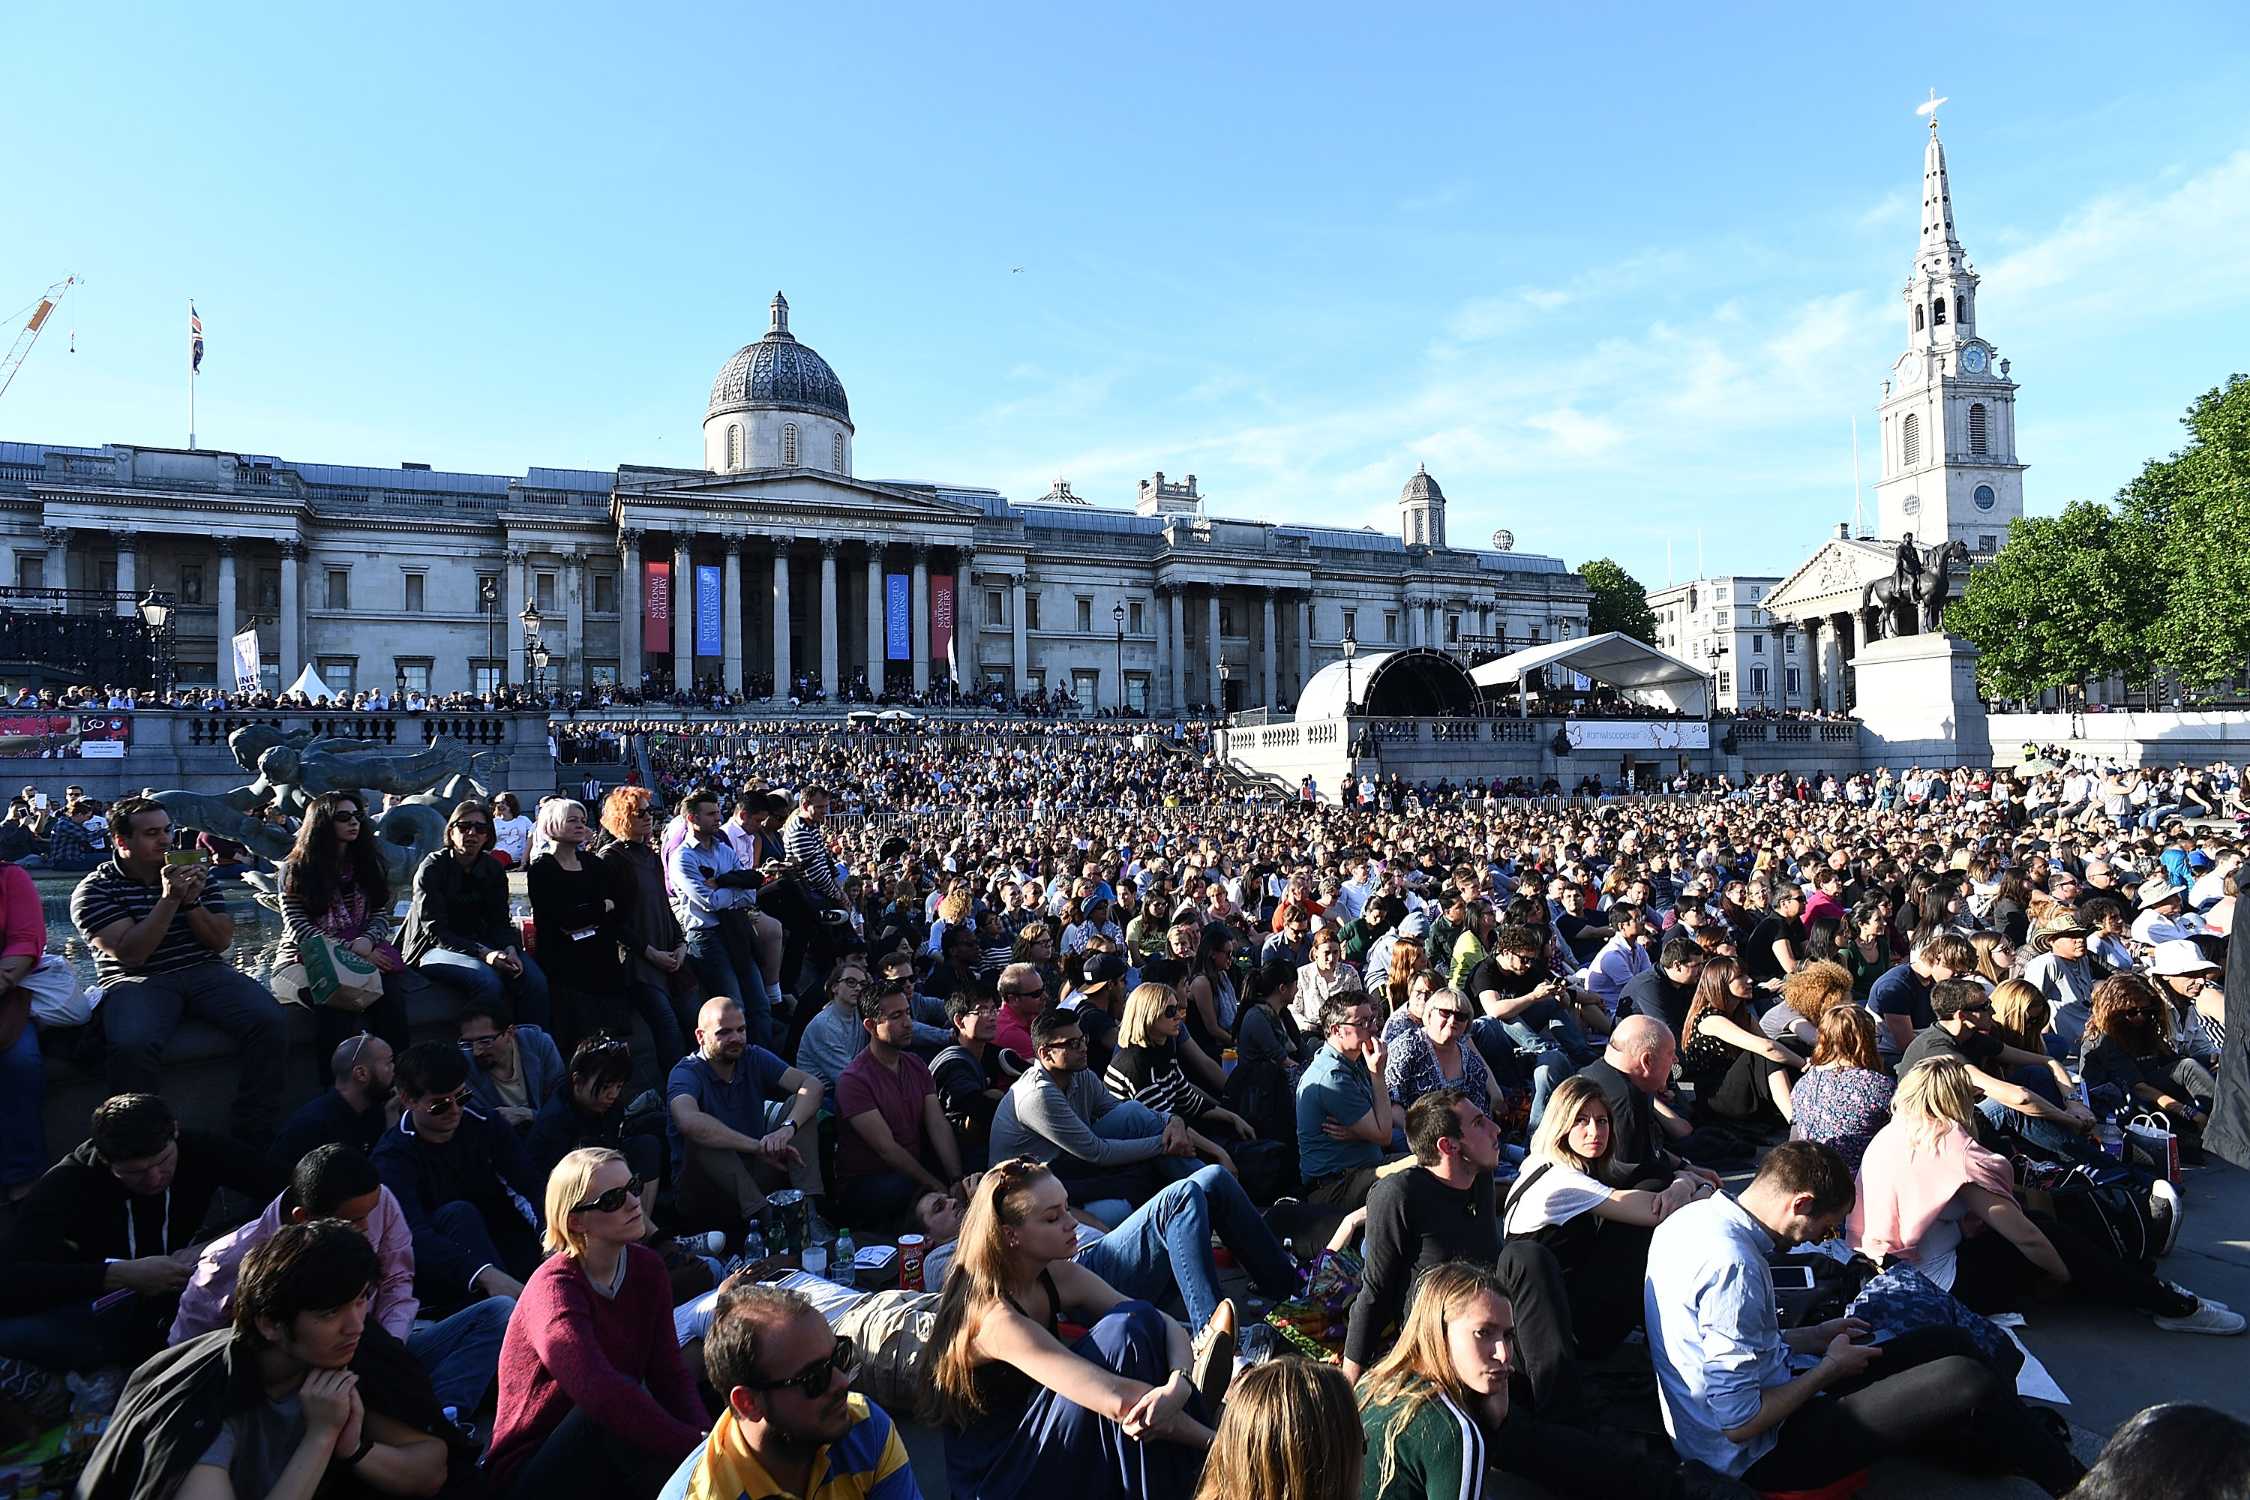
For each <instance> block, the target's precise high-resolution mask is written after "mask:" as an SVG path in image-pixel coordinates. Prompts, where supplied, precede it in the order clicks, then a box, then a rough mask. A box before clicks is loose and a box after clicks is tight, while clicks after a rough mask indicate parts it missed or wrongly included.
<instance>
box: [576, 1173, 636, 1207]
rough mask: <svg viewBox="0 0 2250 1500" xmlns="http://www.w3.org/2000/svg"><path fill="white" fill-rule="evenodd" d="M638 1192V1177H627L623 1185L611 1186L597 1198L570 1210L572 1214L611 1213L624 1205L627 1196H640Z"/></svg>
mask: <svg viewBox="0 0 2250 1500" xmlns="http://www.w3.org/2000/svg"><path fill="white" fill-rule="evenodd" d="M640 1192H641V1180H640V1178H638V1177H628V1178H626V1179H625V1185H624V1186H623V1187H613V1188H611V1189H610V1190H609V1191H608V1192H606V1193H604V1194H602V1195H601V1196H600V1197H599V1198H596V1199H594V1200H592V1201H591V1202H588V1203H581V1204H579V1205H578V1206H577V1207H576V1208H574V1209H572V1210H571V1212H572V1213H574V1214H613V1213H616V1212H617V1211H618V1210H619V1209H621V1208H623V1207H624V1206H625V1200H626V1199H627V1198H637V1197H639V1196H640Z"/></svg>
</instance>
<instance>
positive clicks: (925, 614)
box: [906, 542, 930, 693]
mask: <svg viewBox="0 0 2250 1500" xmlns="http://www.w3.org/2000/svg"><path fill="white" fill-rule="evenodd" d="M906 613H907V615H908V616H909V617H910V618H912V620H913V621H914V677H913V682H914V691H915V692H917V693H926V692H928V691H929V690H930V544H929V543H928V542H916V543H915V544H914V582H913V583H912V585H911V586H910V587H909V588H908V590H907V597H906Z"/></svg>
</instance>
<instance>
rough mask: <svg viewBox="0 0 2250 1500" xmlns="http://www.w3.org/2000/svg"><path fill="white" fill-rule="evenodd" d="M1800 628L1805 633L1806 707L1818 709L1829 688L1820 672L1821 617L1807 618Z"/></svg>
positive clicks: (1808, 616)
mask: <svg viewBox="0 0 2250 1500" xmlns="http://www.w3.org/2000/svg"><path fill="white" fill-rule="evenodd" d="M1798 628H1799V629H1801V630H1803V631H1804V632H1805V706H1806V707H1808V708H1818V707H1820V705H1821V702H1822V699H1821V693H1822V691H1823V690H1824V689H1825V688H1826V687H1827V684H1826V683H1825V682H1823V681H1822V680H1821V671H1820V616H1818V615H1807V616H1805V618H1804V619H1803V620H1802V621H1800V622H1799V625H1798Z"/></svg>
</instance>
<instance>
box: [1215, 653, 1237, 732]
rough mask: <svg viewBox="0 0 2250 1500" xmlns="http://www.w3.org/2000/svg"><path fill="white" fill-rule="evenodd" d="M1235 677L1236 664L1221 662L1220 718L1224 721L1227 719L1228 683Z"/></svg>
mask: <svg viewBox="0 0 2250 1500" xmlns="http://www.w3.org/2000/svg"><path fill="white" fill-rule="evenodd" d="M1233 676H1234V664H1233V663H1232V662H1227V661H1222V662H1220V663H1219V717H1220V718H1222V719H1223V718H1225V717H1226V716H1227V683H1228V681H1229V680H1230V679H1231V678H1232V677H1233Z"/></svg>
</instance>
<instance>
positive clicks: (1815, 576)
mask: <svg viewBox="0 0 2250 1500" xmlns="http://www.w3.org/2000/svg"><path fill="white" fill-rule="evenodd" d="M1890 573H1891V544H1890V543H1888V542H1877V541H1862V540H1860V539H1858V538H1855V537H1831V538H1830V539H1829V540H1827V541H1826V542H1823V543H1821V545H1820V547H1819V549H1818V550H1817V551H1815V552H1814V553H1813V554H1812V556H1810V557H1808V558H1806V559H1805V560H1804V561H1803V562H1802V563H1800V564H1798V566H1797V569H1796V571H1795V572H1793V573H1791V574H1790V575H1789V576H1788V577H1787V578H1784V579H1783V580H1782V581H1781V582H1780V583H1779V584H1778V585H1776V586H1775V587H1774V588H1773V589H1772V590H1771V591H1770V592H1768V593H1767V595H1766V597H1765V598H1763V599H1761V600H1760V601H1759V603H1760V605H1761V606H1763V607H1764V608H1765V610H1766V611H1767V612H1768V613H1770V614H1774V615H1778V616H1780V617H1781V618H1782V619H1785V620H1802V619H1806V618H1808V617H1810V616H1813V615H1823V614H1834V613H1837V612H1839V611H1843V610H1849V609H1857V608H1858V607H1859V603H1860V590H1861V589H1863V588H1865V587H1866V586H1867V585H1868V584H1870V583H1873V582H1874V581H1875V580H1876V579H1878V578H1888V577H1889V576H1890Z"/></svg>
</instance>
